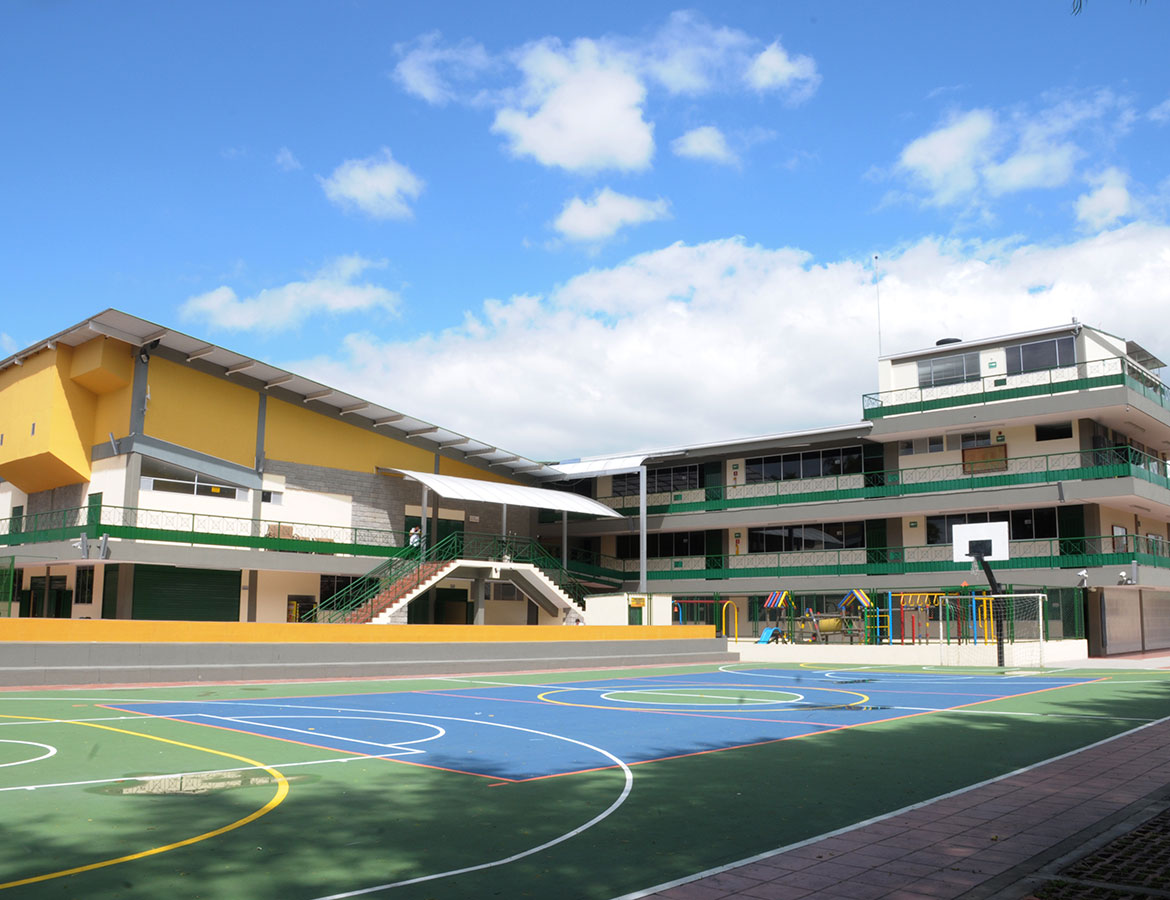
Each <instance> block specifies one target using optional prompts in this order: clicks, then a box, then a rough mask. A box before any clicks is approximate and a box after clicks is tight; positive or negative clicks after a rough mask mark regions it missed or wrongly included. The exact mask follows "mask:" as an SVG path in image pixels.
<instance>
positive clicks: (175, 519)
mask: <svg viewBox="0 0 1170 900" xmlns="http://www.w3.org/2000/svg"><path fill="white" fill-rule="evenodd" d="M82 533H84V534H85V535H86V537H87V538H88V539H89V540H90V541H95V540H97V539H99V538H100V537H101V536H102V535H108V536H109V537H110V538H112V539H115V540H134V541H152V542H162V543H170V544H186V545H190V546H216V547H230V548H236V549H246V550H252V549H261V550H283V551H288V552H296V553H323V554H331V555H336V554H344V555H350V556H381V557H390V556H401V555H403V554H405V553H406V551H407V549H408V545H409V538H408V535H406V534H405V533H404V532H401V531H390V530H381V529H376V528H350V527H344V526H340V525H318V524H313V523H308V522H284V521H280V520H276V519H265V518H261V519H248V518H240V517H237V516H222V515H215V514H206V513H188V512H174V511H169V510H160V509H138V508H135V507H123V506H101V507H93V508H89V507H74V508H70V509H58V510H51V511H49V512H43V513H35V514H29V515H25V516H16V517H14V518H9V519H0V546H9V547H15V546H20V545H24V544H38V543H45V542H49V541H66V540H70V541H75V540H77V539H78V537H79V536H80V535H81V534H82Z"/></svg>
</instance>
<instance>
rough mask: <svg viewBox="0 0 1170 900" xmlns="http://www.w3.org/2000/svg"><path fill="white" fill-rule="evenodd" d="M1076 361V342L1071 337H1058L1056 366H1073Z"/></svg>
mask: <svg viewBox="0 0 1170 900" xmlns="http://www.w3.org/2000/svg"><path fill="white" fill-rule="evenodd" d="M1076 362H1077V342H1076V341H1075V340H1074V339H1073V338H1071V337H1062V338H1058V339H1057V341H1056V364H1057V365H1058V366H1073V365H1076Z"/></svg>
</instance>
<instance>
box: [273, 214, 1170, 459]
mask: <svg viewBox="0 0 1170 900" xmlns="http://www.w3.org/2000/svg"><path fill="white" fill-rule="evenodd" d="M1168 248H1170V228H1167V227H1165V226H1152V225H1139V224H1134V225H1128V226H1126V227H1124V228H1120V229H1117V230H1113V231H1107V232H1103V233H1101V234H1097V235H1094V236H1092V237H1086V238H1084V239H1082V240H1079V241H1075V242H1071V243H1066V244H1062V245H1057V246H1048V245H1045V246H1040V245H1010V246H1009V245H996V244H987V245H983V244H961V243H958V242H949V241H943V240H940V239H935V238H931V239H926V240H922V241H919V242H917V243H915V244H912V245H909V246H906V247H904V248H901V249H899V250H896V251H893V252H886V251H883V252H882V266H881V272H882V285H881V304H882V308H881V320H882V349H883V351H884V352H885V353H892V352H897V351H904V350H914V349H918V348H921V347H928V346H931V345H933V343H934V342H935V341H936V340H937V339H938V338H941V337H947V336H956V337H961V338H976V337H987V336H993V335H997V334H1006V333H1011V332H1017V331H1025V330H1028V329H1031V328H1040V327H1045V326H1050V325H1055V324H1059V323H1061V322H1068V321H1070V320H1071V318H1072V317H1073V316H1077V317H1079V318H1080V319H1081V320H1082V321H1084V322H1087V323H1089V324H1092V325H1098V326H1100V327H1102V328H1105V329H1107V330H1109V331H1111V332H1113V333H1115V334H1120V335H1122V336H1130V337H1137V338H1139V339H1140V340H1141V341H1142V343H1143V344H1146V345H1147V346H1150V347H1151V348H1155V349H1156V348H1157V347H1158V346H1162V347H1170V321H1167V320H1165V317H1158V316H1154V317H1151V316H1150V315H1149V311H1150V310H1151V309H1160V308H1165V307H1167V306H1168V305H1170V249H1168ZM870 259H871V257H869V256H868V255H863V256H862V257H861V258H857V259H840V260H834V261H829V262H814V261H813V260H812V259H811V258H810V257H809V256H808V254H806V253H804V252H802V251H800V250H798V249H793V248H767V247H760V246H753V245H750V244H747V243H745V242H744V241H742V240H739V239H725V240H718V241H711V242H709V243H705V244H699V245H694V246H691V245H685V244H676V245H673V246H670V247H665V248H663V249H661V250H656V251H653V252H650V253H643V254H639V255H637V256H633V257H631V258H630V259H627V260H626V261H625V262H623V263H621V264H619V265H616V266H613V267H611V268H607V269H596V270H592V271H589V272H586V273H584V274H581V275H579V276H577V277H575V278H572V279H570V280H569V281H568V282H566V283H565V284H563V285H561V286H559V287H556V288H553V289H551V290H550V291H548V293H546V294H543V295H539V296H536V295H532V294H525V295H521V296H515V297H512V298H511V299H507V300H489V301H486V302H485V303H484V304H483V306H482V308H481V309H480V310H479V311H478V312H477V313H476V314H474V315H469V316H468V318H467V320H466V321H465V322H464V323H463V324H462V325H461V326H459V327H457V328H453V329H451V330H449V331H445V332H442V333H438V334H431V335H425V336H422V337H419V338H416V339H412V340H405V341H394V340H382V339H380V338H378V337H376V336H374V335H372V334H368V333H365V334H358V335H353V336H351V337H350V338H349V339H348V341H347V342H346V346H345V348H344V352H343V353H342V354H340V355H339V354H337V353H333V352H330V353H329V354H328V355H322V356H321V357H320V358H317V359H314V360H309V361H303V362H297V363H295V364H294V363H289V367H290V368H292V369H294V370H295V371H304V372H306V373H307V374H311V375H313V376H314V377H316V378H318V379H320V380H322V381H324V382H325V383H326V384H335V385H337V386H338V387H341V388H345V389H349V390H352V391H354V392H355V393H357V394H358V395H359V396H363V397H369V399H372V400H381V401H382V402H385V403H386V404H387V405H389V406H391V407H393V408H395V409H402V410H404V411H405V412H413V413H415V414H418V415H422V416H423V417H425V418H427V419H428V420H430V421H434V422H440V423H443V424H444V425H447V426H449V427H452V428H455V429H457V430H459V431H461V432H463V433H465V434H470V435H473V436H475V437H477V438H480V439H482V440H486V441H491V442H492V443H497V444H499V445H500V446H503V447H508V448H510V449H511V450H513V451H514V452H518V453H523V454H525V455H529V456H534V457H537V458H568V457H573V456H579V455H583V454H588V453H594V452H595V453H603V452H620V451H623V450H636V449H644V448H654V447H667V446H671V445H673V444H677V443H682V442H699V441H714V440H720V439H727V438H733V437H738V436H745V435H753V434H756V435H758V434H772V433H775V432H778V431H788V430H798V429H802V428H812V427H819V426H823V425H831V424H841V423H848V422H859V421H860V420H861V415H862V403H861V398H862V395H863V394H865V393H868V392H872V391H875V390H877V384H876V382H877V374H876V370H877V366H876V361H875V360H876V357H877V354H878V347H877V338H876V328H875V326H876V316H875V312H876V311H875V293H874V287H873V283H872V278H871V270H870V267H869V261H870ZM1037 287H1042V288H1044V289H1043V290H1041V291H1039V292H1034V291H1035V289H1036V288H1037ZM746 372H750V373H751V377H750V379H748V381H749V382H750V386H749V387H748V388H746V389H742V390H741V389H729V388H728V385H729V384H732V385H740V386H741V387H742V386H743V385H744V384H747V383H748V382H744V381H743V379H742V378H741V377H740V376H741V375H742V374H743V373H746ZM420 373H426V374H425V377H422V376H421V375H420ZM712 373H720V374H717V375H716V376H715V377H713V376H712ZM809 373H814V377H810V374H809ZM517 384H523V385H524V390H522V391H518V390H516V385H517ZM371 385H395V386H398V387H396V388H395V390H394V393H393V394H392V395H391V394H390V393H389V391H388V390H375V391H374V394H373V395H372V396H371V387H370V386H371ZM403 385H409V390H408V391H404V389H403V388H402V387H401V386H403ZM533 409H538V410H540V415H537V416H534V415H532V410H533Z"/></svg>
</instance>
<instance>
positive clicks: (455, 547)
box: [300, 533, 463, 622]
mask: <svg viewBox="0 0 1170 900" xmlns="http://www.w3.org/2000/svg"><path fill="white" fill-rule="evenodd" d="M462 537H463V536H462V535H461V534H458V533H453V534H449V535H447V536H446V537H445V538H443V539H442V540H441V541H439V542H438V543H436V544H434V545H433V546H430V547H419V548H409V549H411V550H414V551H415V552H410V553H407V554H406V555H403V556H396V557H393V558H391V559H388V560H386V562H384V563H382V564H381V565H378V566H375V567H374V568H373V569H371V570H370V571H369V572H367V573H366V574H365V575H363V576H362V577H361V578H359V579H357V580H355V581H353V582H351V583H350V584H348V585H346V586H345V587H344V588H342V589H341V590H340V591H338V592H337V593H336V594H334V595H333V596H332V597H330V598H329V600H328V601H327V602H328V603H329V607H328V609H325V608H322V606H321V604H320V603H318V604H317V605H316V606H314V607H313V608H312V609H310V610H309V611H308V612H306V613H305V614H304V615H302V616H301V618H300V621H302V622H345V621H348V620H350V619H351V618H353V617H354V616H355V614H356V613H359V612H360V611H362V610H363V609H364V608H365V607H366V606H367V605H371V606H372V604H373V601H374V600H375V599H376V598H377V597H378V595H379V594H381V593H382V592H383V591H384V590H386V588H388V587H389V586H390V585H392V584H395V583H396V582H400V581H402V580H403V579H407V578H410V577H411V576H412V575H413V576H414V577H415V583H414V585H412V589H413V587H417V586H418V585H419V584H420V583H421V581H422V579H421V578H420V577H419V576H420V573H421V571H422V567H423V564H424V563H427V562H433V561H435V560H451V559H458V558H459V555H460V551H461V550H462V544H463V541H462ZM359 618H360V616H359Z"/></svg>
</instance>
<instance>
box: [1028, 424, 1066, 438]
mask: <svg viewBox="0 0 1170 900" xmlns="http://www.w3.org/2000/svg"><path fill="white" fill-rule="evenodd" d="M1072 436H1073V427H1072V422H1052V423H1050V424H1048V425H1037V426H1036V440H1037V441H1061V440H1064V439H1065V438H1070V437H1072Z"/></svg>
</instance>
